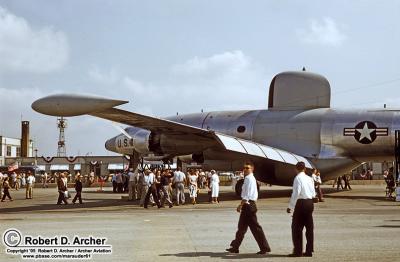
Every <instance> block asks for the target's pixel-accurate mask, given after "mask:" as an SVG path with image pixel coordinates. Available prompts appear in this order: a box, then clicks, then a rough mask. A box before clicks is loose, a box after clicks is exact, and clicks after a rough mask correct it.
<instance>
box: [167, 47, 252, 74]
mask: <svg viewBox="0 0 400 262" xmlns="http://www.w3.org/2000/svg"><path fill="white" fill-rule="evenodd" d="M250 64H251V59H250V57H248V56H246V55H245V54H243V52H242V51H240V50H236V51H232V52H224V53H221V54H215V55H212V56H209V57H197V56H196V57H194V58H192V59H190V60H188V61H186V62H185V63H183V64H179V65H175V66H173V68H172V71H173V72H174V73H177V74H190V75H192V74H193V75H210V74H211V75H224V74H229V73H235V72H240V71H243V70H246V69H247V68H248V67H249V66H250Z"/></svg>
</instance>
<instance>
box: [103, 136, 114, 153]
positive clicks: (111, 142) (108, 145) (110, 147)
mask: <svg viewBox="0 0 400 262" xmlns="http://www.w3.org/2000/svg"><path fill="white" fill-rule="evenodd" d="M105 147H106V149H107V150H108V151H112V152H117V147H116V146H115V137H114V138H111V139H108V140H107V141H106V144H105Z"/></svg>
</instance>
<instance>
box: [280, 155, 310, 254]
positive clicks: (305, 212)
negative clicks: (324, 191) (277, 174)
mask: <svg viewBox="0 0 400 262" xmlns="http://www.w3.org/2000/svg"><path fill="white" fill-rule="evenodd" d="M296 170H297V176H296V177H295V178H294V181H293V192H292V197H291V198H290V202H289V207H288V208H287V213H290V212H291V211H292V210H293V209H294V212H293V218H292V241H293V246H294V248H293V253H292V254H290V255H289V257H302V256H305V257H312V253H313V252H314V222H313V216H312V213H313V211H314V202H313V198H314V197H315V189H314V181H313V179H312V178H311V177H310V176H308V175H306V173H305V170H306V166H305V164H304V162H298V163H297V164H296ZM304 227H305V228H306V239H307V245H306V252H305V253H304V254H303V228H304Z"/></svg>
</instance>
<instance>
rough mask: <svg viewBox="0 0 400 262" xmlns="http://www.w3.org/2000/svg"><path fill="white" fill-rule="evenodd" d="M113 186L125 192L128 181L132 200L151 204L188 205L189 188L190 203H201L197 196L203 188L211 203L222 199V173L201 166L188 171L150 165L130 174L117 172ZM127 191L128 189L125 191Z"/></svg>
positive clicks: (143, 205)
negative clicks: (151, 167) (203, 169)
mask: <svg viewBox="0 0 400 262" xmlns="http://www.w3.org/2000/svg"><path fill="white" fill-rule="evenodd" d="M112 180H113V188H114V190H116V191H117V192H118V190H119V192H124V191H123V189H124V188H125V187H124V184H125V183H126V182H127V189H128V190H127V191H128V192H129V198H128V199H129V200H130V201H134V200H137V201H139V205H140V206H142V207H144V208H148V205H149V203H151V204H152V205H153V206H155V205H157V207H159V208H161V207H164V206H165V204H168V206H169V207H170V208H171V207H173V205H174V203H175V205H176V206H179V205H184V204H185V203H186V202H187V201H186V197H185V188H187V189H188V191H189V198H190V203H191V204H193V205H195V204H197V201H198V200H197V196H198V193H199V191H200V189H207V191H208V195H209V202H210V203H218V202H219V200H218V196H219V183H220V180H219V177H218V174H217V172H216V171H215V170H211V172H203V171H202V170H201V169H189V170H188V171H187V174H185V173H183V172H182V171H181V170H180V168H177V169H176V170H175V171H172V170H169V169H164V170H162V169H158V168H153V169H148V168H145V169H144V170H143V171H140V172H134V170H133V169H130V170H129V172H128V174H127V176H126V178H124V175H123V174H115V175H114V176H113V178H112ZM125 192H126V191H125Z"/></svg>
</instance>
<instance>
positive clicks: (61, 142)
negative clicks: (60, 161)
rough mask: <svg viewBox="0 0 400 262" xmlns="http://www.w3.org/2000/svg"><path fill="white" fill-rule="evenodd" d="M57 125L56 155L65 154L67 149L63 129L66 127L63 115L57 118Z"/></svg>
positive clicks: (62, 155)
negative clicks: (58, 132) (58, 131)
mask: <svg viewBox="0 0 400 262" xmlns="http://www.w3.org/2000/svg"><path fill="white" fill-rule="evenodd" d="M57 127H58V129H60V134H59V136H58V147H57V156H61V157H65V156H67V149H66V147H65V129H66V128H67V120H66V119H64V118H63V117H61V118H57Z"/></svg>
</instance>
